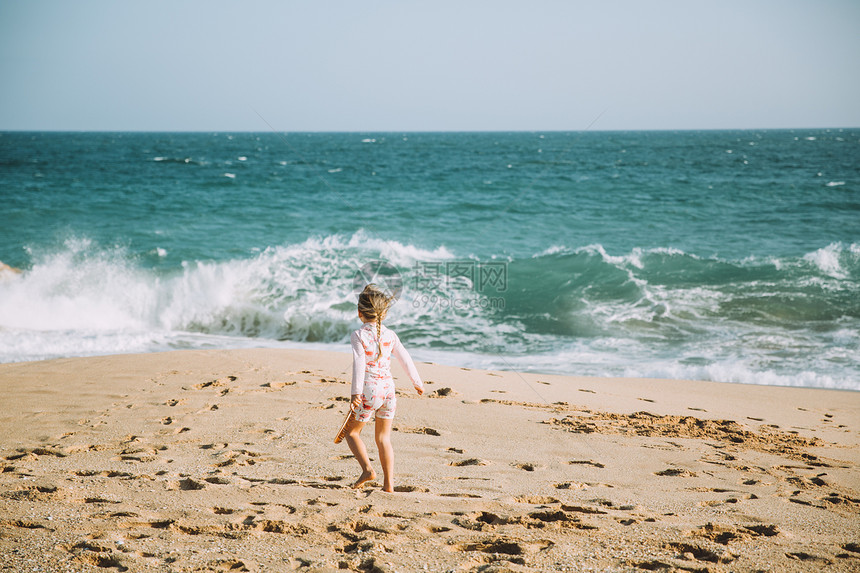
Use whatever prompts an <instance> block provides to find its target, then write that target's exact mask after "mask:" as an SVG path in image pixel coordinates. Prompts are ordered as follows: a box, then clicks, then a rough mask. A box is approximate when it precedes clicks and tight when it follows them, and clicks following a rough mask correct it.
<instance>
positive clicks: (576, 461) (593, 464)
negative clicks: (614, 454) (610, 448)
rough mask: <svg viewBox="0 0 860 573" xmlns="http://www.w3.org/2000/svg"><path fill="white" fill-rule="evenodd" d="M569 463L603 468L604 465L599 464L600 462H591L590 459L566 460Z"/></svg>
mask: <svg viewBox="0 0 860 573" xmlns="http://www.w3.org/2000/svg"><path fill="white" fill-rule="evenodd" d="M567 463H568V464H570V465H572V466H573V465H581V466H593V467H595V468H601V469H602V468H605V467H606V466H605V465H603V464H601V463H600V462H593V461H591V460H570V461H569V462H567Z"/></svg>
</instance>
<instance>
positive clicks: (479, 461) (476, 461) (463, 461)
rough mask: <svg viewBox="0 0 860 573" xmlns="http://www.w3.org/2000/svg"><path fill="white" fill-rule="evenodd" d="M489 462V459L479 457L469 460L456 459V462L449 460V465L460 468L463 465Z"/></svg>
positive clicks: (483, 464) (480, 464)
mask: <svg viewBox="0 0 860 573" xmlns="http://www.w3.org/2000/svg"><path fill="white" fill-rule="evenodd" d="M489 463H490V462H488V461H487V460H481V459H478V458H469V459H467V460H458V461H454V462H449V463H448V465H449V466H454V467H457V468H460V467H463V466H486V465H489Z"/></svg>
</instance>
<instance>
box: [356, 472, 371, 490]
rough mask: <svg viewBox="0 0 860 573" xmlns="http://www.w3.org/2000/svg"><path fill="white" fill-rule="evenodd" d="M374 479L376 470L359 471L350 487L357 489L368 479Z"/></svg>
mask: <svg viewBox="0 0 860 573" xmlns="http://www.w3.org/2000/svg"><path fill="white" fill-rule="evenodd" d="M375 479H376V472H374V471H373V470H370V471H367V472H361V475H360V476H358V479H357V480H355V483H354V484H352V489H358V488H360V487H361V486H363V485H364V484H366V483H367V482H369V481H372V480H375Z"/></svg>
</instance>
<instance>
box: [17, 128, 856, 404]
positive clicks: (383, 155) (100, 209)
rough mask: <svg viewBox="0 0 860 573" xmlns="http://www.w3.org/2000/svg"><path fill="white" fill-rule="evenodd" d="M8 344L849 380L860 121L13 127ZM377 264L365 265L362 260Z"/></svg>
mask: <svg viewBox="0 0 860 573" xmlns="http://www.w3.org/2000/svg"><path fill="white" fill-rule="evenodd" d="M0 217H2V221H3V222H4V224H3V225H2V226H0V261H3V262H4V263H6V264H8V265H11V266H14V267H18V268H20V269H22V271H23V273H21V274H20V275H17V274H16V275H13V274H9V273H6V274H4V275H0V361H2V362H10V361H22V360H35V359H42V358H49V357H57V356H78V355H92V354H105V353H117V352H151V351H160V350H169V349H178V348H213V347H214V348H228V347H247V346H275V347H279V346H287V347H308V348H328V349H339V350H343V351H346V350H347V345H348V333H349V331H350V330H351V329H353V328H355V327H357V325H358V322H357V319H356V317H355V306H354V302H355V296H354V293H353V289H354V282H356V281H358V282H360V279H361V277H362V276H369V274H368V273H369V269H371V268H372V267H374V266H380V265H381V268H383V269H384V270H385V273H384V275H383V276H381V277H379V280H380V281H382V282H385V281H386V280H387V281H388V282H389V283H390V285H394V283H393V282H392V278H393V276H394V273H396V274H397V275H399V278H400V280H401V282H402V291H401V292H400V299H399V301H398V303H397V305H396V306H395V307H394V309H393V310H392V312H391V315H390V318H389V323H390V326H391V327H392V328H394V329H395V330H396V331H397V332H398V334H399V335H400V336H401V338H402V339H403V340H404V342H405V343H406V344H407V346H408V347H409V348H410V350H411V351H412V352H413V354H414V355H415V356H416V358H418V359H424V360H433V361H436V362H442V363H448V364H457V365H463V366H473V367H487V368H500V369H513V370H520V371H526V370H528V371H538V372H554V373H563V374H582V375H610V376H646V377H671V378H695V379H710V380H716V381H726V382H742V383H760V384H784V385H799V386H819V387H836V388H846V389H854V390H860V130H858V129H844V130H840V129H830V130H795V131H792V130H768V131H708V132H629V133H627V132H603V133H600V132H595V133H589V132H586V133H559V132H549V133H450V134H448V133H406V134H397V133H384V134H383V133H371V134H354V133H349V134H321V133H319V134H317V133H314V134H277V133H233V134H214V133H213V134H209V133H193V134H192V133H185V134H180V133H20V132H13V133H10V132H7V133H2V134H0ZM361 269H363V270H364V273H365V274H364V275H358V276H359V278H358V279H357V278H356V276H357V272H358V271H359V270H361Z"/></svg>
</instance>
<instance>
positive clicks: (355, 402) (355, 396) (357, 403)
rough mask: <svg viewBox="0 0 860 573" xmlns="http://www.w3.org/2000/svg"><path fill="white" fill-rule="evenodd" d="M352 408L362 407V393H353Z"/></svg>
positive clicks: (353, 409)
mask: <svg viewBox="0 0 860 573" xmlns="http://www.w3.org/2000/svg"><path fill="white" fill-rule="evenodd" d="M349 407H350V410H352V411H355V410H357V409H358V408H361V394H353V395H352V402H351V403H350V405H349Z"/></svg>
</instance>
